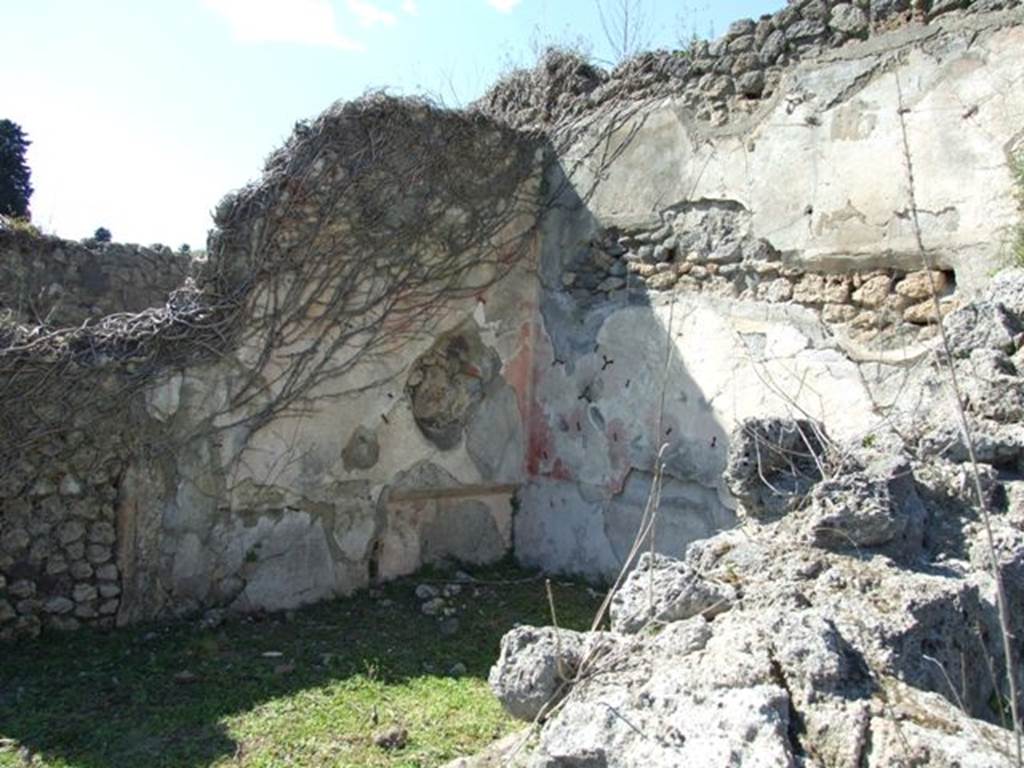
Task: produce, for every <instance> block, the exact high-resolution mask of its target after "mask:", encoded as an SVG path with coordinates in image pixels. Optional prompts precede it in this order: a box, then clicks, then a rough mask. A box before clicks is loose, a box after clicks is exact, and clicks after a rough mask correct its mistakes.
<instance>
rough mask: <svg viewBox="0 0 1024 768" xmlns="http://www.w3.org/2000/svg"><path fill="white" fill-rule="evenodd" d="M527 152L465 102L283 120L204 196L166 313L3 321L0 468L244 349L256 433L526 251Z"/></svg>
mask: <svg viewBox="0 0 1024 768" xmlns="http://www.w3.org/2000/svg"><path fill="white" fill-rule="evenodd" d="M537 148H538V143H537V141H536V140H535V139H534V138H533V137H530V136H526V135H522V134H518V133H515V132H513V131H512V130H511V129H509V128H504V127H502V126H499V125H496V124H494V123H492V122H490V121H488V120H487V119H486V118H484V117H483V116H482V115H480V114H478V113H462V112H452V111H444V110H440V109H438V108H435V107H434V106H432V105H431V104H429V103H427V102H424V101H419V100H408V99H394V98H390V97H386V96H383V95H371V96H368V97H366V98H363V99H361V100H359V101H355V102H350V103H344V104H337V105H335V106H334V107H332V108H331V109H329V110H328V111H326V112H325V113H324V114H323V115H321V116H320V117H319V118H317V120H315V121H314V122H313V123H310V124H306V123H302V124H299V125H297V126H296V130H295V133H294V135H293V136H292V137H291V139H290V140H289V141H288V143H287V144H286V145H285V146H284V147H283V148H281V149H280V150H278V151H277V152H275V153H274V154H273V155H272V156H271V157H270V158H269V160H268V162H267V165H266V168H265V170H264V174H263V177H262V179H261V180H260V181H259V182H258V183H255V184H253V185H250V186H248V187H246V188H244V189H242V190H240V191H239V192H238V193H236V194H234V195H230V196H228V197H227V198H225V199H224V201H222V202H221V204H220V205H219V206H218V209H217V212H216V225H217V229H216V230H215V232H214V233H213V235H212V236H211V240H210V249H209V257H208V259H207V260H206V261H205V262H201V263H197V265H196V267H197V268H196V274H195V276H194V279H192V280H190V281H188V282H187V283H186V285H184V286H182V287H181V288H180V289H179V290H177V291H175V292H174V293H173V294H172V295H171V296H170V298H169V300H168V302H167V303H166V305H165V306H163V307H159V308H154V309H149V310H146V311H143V312H139V313H124V314H116V315H111V316H107V317H103V318H100V319H97V320H93V321H88V322H86V323H84V324H82V325H81V326H79V327H72V328H50V327H46V326H30V325H22V324H19V323H17V322H14V321H9V322H7V323H5V324H4V325H3V326H2V327H0V378H2V380H3V385H2V390H0V406H2V407H0V429H2V430H3V432H4V434H5V435H7V436H8V439H7V440H6V441H5V443H4V445H3V447H2V448H0V466H10V465H11V464H12V463H13V462H14V460H15V459H16V457H17V456H19V455H22V454H24V453H25V452H26V450H27V449H28V448H29V447H30V446H31V445H32V444H33V443H34V442H37V441H39V440H42V439H45V438H46V437H47V435H48V434H51V433H52V432H53V431H54V430H55V429H59V428H61V427H62V426H64V425H71V424H73V425H74V427H75V428H77V429H83V428H87V427H88V426H89V423H90V422H91V421H95V422H102V421H104V420H107V419H109V417H110V416H111V414H112V413H116V412H118V411H121V410H122V409H123V408H124V406H125V403H126V402H129V401H130V398H131V395H132V394H133V393H134V392H136V391H138V390H139V389H140V388H141V387H143V386H144V385H145V384H146V383H147V382H150V381H152V380H153V378H154V377H155V376H156V375H157V374H158V373H159V372H161V371H166V370H169V369H174V368H177V367H182V366H184V365H186V364H196V363H201V362H202V361H204V360H214V359H219V358H223V357H225V356H226V355H228V354H229V353H231V352H232V351H233V350H236V349H238V348H239V347H240V346H241V345H244V346H245V348H246V353H247V363H248V364H247V366H246V371H245V376H244V379H243V381H242V383H241V385H240V386H239V387H238V388H237V389H236V390H235V391H234V392H233V397H232V401H231V402H230V403H229V404H228V406H227V410H230V411H239V410H245V412H246V416H245V417H244V418H245V419H246V420H247V421H248V423H249V424H250V426H252V428H258V426H259V425H260V424H262V423H265V421H267V420H269V419H270V418H272V417H273V416H274V415H275V414H277V413H280V412H281V411H282V410H285V409H289V408H294V407H298V406H299V404H300V402H301V401H302V399H303V398H304V397H306V396H308V395H309V394H310V393H311V392H312V391H313V390H315V389H316V388H317V387H319V386H320V385H322V384H323V383H324V382H327V381H331V380H337V379H339V378H340V377H343V376H344V375H345V373H346V372H348V371H350V370H352V369H353V368H354V367H355V366H357V365H359V364H361V363H363V362H366V361H368V360H371V359H373V358H374V357H375V356H379V355H382V354H387V352H388V350H391V349H394V348H395V347H397V346H399V345H401V344H402V343H403V342H404V341H405V340H406V339H408V338H409V337H410V336H411V335H415V334H418V333H423V332H425V331H426V330H428V329H429V328H431V327H432V326H433V324H434V323H436V322H437V320H438V319H439V318H440V317H441V316H442V315H443V313H444V312H445V311H446V309H447V308H448V307H449V306H450V305H451V303H452V302H453V301H457V300H458V299H460V298H462V297H465V296H469V295H475V294H477V293H479V292H481V291H484V290H486V288H487V287H488V286H489V285H491V284H493V283H494V282H495V281H497V280H499V279H501V277H502V276H503V275H504V274H507V272H508V271H509V270H510V269H511V268H513V266H514V265H515V264H516V263H517V262H518V261H519V260H521V259H522V258H523V256H524V254H527V253H528V252H529V242H530V239H531V237H532V236H533V233H534V230H535V227H536V215H535V214H536V208H537V201H536V199H535V198H534V197H533V195H532V194H531V191H530V189H529V188H528V186H526V185H525V181H526V179H527V177H528V176H529V175H530V174H531V173H533V172H534V168H535V162H536V158H535V153H536V151H537ZM499 150H500V151H499ZM481 169H486V170H481ZM490 202H498V203H500V204H498V205H492V204H490ZM255 400H259V402H260V404H259V406H258V407H249V406H251V404H252V403H253V402H254V401H255Z"/></svg>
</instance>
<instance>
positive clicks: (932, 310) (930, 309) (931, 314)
mask: <svg viewBox="0 0 1024 768" xmlns="http://www.w3.org/2000/svg"><path fill="white" fill-rule="evenodd" d="M903 319H904V320H905V321H907V322H908V323H914V324H915V325H929V324H931V323H935V322H937V321H938V311H937V310H936V307H935V302H934V301H932V300H931V299H927V300H925V301H922V302H919V303H917V304H914V305H912V306H909V307H907V308H906V309H905V310H903Z"/></svg>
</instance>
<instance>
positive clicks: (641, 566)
mask: <svg viewBox="0 0 1024 768" xmlns="http://www.w3.org/2000/svg"><path fill="white" fill-rule="evenodd" d="M1022 322H1024V271H1019V270H1016V271H1010V272H1007V273H1004V274H1003V275H1001V276H999V277H997V278H996V279H995V280H993V282H992V284H991V288H990V289H989V291H988V293H987V295H985V296H983V297H982V298H981V299H979V300H978V301H975V302H973V303H971V304H967V305H966V306H964V307H962V308H960V309H958V310H956V311H955V312H953V313H952V314H950V315H949V316H948V317H946V318H945V320H944V329H945V332H946V334H947V336H948V340H949V348H950V350H951V352H952V355H951V359H949V360H946V359H940V360H939V361H937V362H936V366H937V367H936V370H935V377H936V380H939V379H940V378H941V377H942V376H945V375H946V372H947V371H946V369H945V366H946V365H947V364H952V365H953V366H954V367H955V370H956V372H957V373H958V374H959V376H960V380H961V382H963V384H964V387H965V389H966V390H967V398H966V408H967V413H968V418H969V420H970V422H971V426H972V431H973V435H974V436H975V443H976V446H977V454H978V458H979V460H980V461H981V465H980V467H979V478H980V482H979V485H980V487H981V489H982V494H983V498H984V501H985V503H986V505H987V506H988V507H989V509H991V511H992V518H991V525H992V529H993V534H994V540H995V563H996V564H997V566H998V568H999V572H1000V575H1001V578H1002V581H1003V584H1004V586H1005V591H1006V593H1007V595H1008V597H1009V602H1010V605H1011V606H1019V605H1020V604H1021V599H1022V597H1024V485H1022V479H1021V478H1022V477H1024V474H1022V470H1024V464H1022V460H1024V429H1022V428H1021V427H1020V421H1019V420H1020V417H1021V415H1022V413H1024V412H1022V410H1021V406H1022V405H1024V377H1022V376H1021V375H1020V367H1019V365H1020V364H1021V363H1024V360H1021V358H1022V356H1024V348H1022V342H1024V336H1022V335H1021V331H1020V329H1021V327H1022ZM929 412H930V413H931V414H932V415H931V416H930V417H929V418H926V419H918V420H916V421H915V423H913V424H910V425H898V426H899V427H900V430H901V431H900V432H899V434H900V435H902V438H901V439H889V438H887V439H885V440H881V441H879V443H880V444H882V443H884V445H885V448H882V447H880V445H875V444H874V442H873V441H868V443H869V444H865V443H859V444H857V445H844V444H839V443H836V442H833V441H832V440H830V439H829V437H828V435H826V434H825V433H824V431H823V430H822V428H821V427H820V425H817V424H815V423H813V422H810V421H808V420H802V419H786V418H771V419H753V420H748V421H746V422H744V423H742V424H740V425H739V426H738V427H737V430H736V433H735V434H734V435H733V438H732V440H731V441H730V453H729V457H728V464H727V469H726V472H725V475H724V479H725V482H726V485H727V487H728V488H729V489H730V491H731V492H732V493H733V495H734V496H735V498H736V500H737V506H738V511H739V513H740V515H741V517H742V519H743V521H744V524H743V526H742V527H741V528H738V529H736V530H731V531H725V532H722V533H719V534H717V535H715V536H713V537H711V538H709V539H705V540H703V541H698V542H696V543H694V544H692V545H691V546H690V547H689V548H688V550H687V551H686V553H685V554H684V555H683V556H682V557H681V558H680V559H675V558H672V557H666V556H662V555H651V554H649V553H648V554H644V555H642V556H641V557H640V559H639V561H638V562H637V563H636V566H635V568H634V569H633V570H632V571H631V572H630V573H629V575H628V576H627V577H626V580H625V581H624V583H623V584H622V586H621V588H620V589H618V590H617V591H616V592H615V594H614V596H613V599H612V601H611V604H610V619H611V627H610V631H607V632H595V633H573V632H567V631H559V630H557V629H555V628H534V627H518V628H516V629H514V630H513V631H512V632H510V633H509V634H508V635H506V637H505V638H504V640H503V642H502V648H501V656H500V658H499V660H498V662H497V664H496V665H495V666H494V668H493V670H492V672H491V685H492V688H493V689H494V691H495V693H496V694H497V696H498V697H499V699H500V700H501V701H502V703H503V704H504V705H505V707H506V709H508V711H509V712H511V713H512V714H513V715H515V716H517V717H519V718H522V719H524V720H528V721H537V722H538V731H537V732H536V734H535V738H533V739H532V740H530V741H527V740H525V739H520V741H519V742H517V743H516V744H505V745H503V749H504V750H505V751H504V753H503V757H502V759H503V761H504V764H508V765H516V764H519V765H525V766H536V767H539V766H563V765H573V766H584V765H585V766H601V767H606V766H607V767H610V766H679V765H734V766H739V765H742V766H797V765H804V766H909V765H922V766H923V765H928V766H948V767H950V768H952V766H958V767H960V768H966V767H968V766H977V768H981V767H982V766H985V767H986V768H988V767H991V766H997V765H1009V764H1011V763H1012V758H1013V754H1014V745H1013V735H1012V733H1011V731H1009V730H1008V729H1006V728H1004V727H1001V726H1002V725H1004V724H1005V723H1006V722H1007V718H1008V717H1009V715H1008V712H1009V708H1008V700H1007V685H1006V676H1005V664H1004V657H1003V653H1002V649H1001V642H1002V639H1001V638H1002V636H1001V633H1000V628H999V618H998V610H997V599H996V586H995V580H994V579H993V576H992V573H993V571H992V568H991V566H992V562H993V561H992V550H991V548H990V547H989V544H988V538H987V537H986V535H985V533H984V529H983V526H982V521H981V517H980V513H979V509H980V505H979V503H978V498H977V496H976V492H975V486H974V484H973V480H972V477H973V475H972V473H971V471H970V470H969V468H968V466H966V465H965V463H964V462H965V460H966V458H967V457H966V446H965V445H964V441H963V439H962V438H961V437H959V436H958V434H957V432H956V429H955V425H956V417H955V415H954V414H951V413H950V412H949V411H943V410H942V409H941V408H938V407H936V408H931V409H929ZM889 437H893V436H889ZM1012 620H1013V626H1012V627H1011V629H1012V635H1013V637H1014V638H1015V639H1014V641H1013V642H1014V644H1015V647H1014V653H1015V654H1016V658H1018V659H1019V658H1020V656H1021V651H1022V650H1024V649H1022V647H1021V641H1020V638H1024V633H1022V632H1021V627H1020V626H1019V625H1020V624H1021V620H1020V617H1018V616H1014V617H1013V618H1012ZM1017 666H1018V665H1017V664H1016V663H1015V665H1014V667H1015V669H1014V673H1015V674H1016V672H1017V670H1016V667H1017Z"/></svg>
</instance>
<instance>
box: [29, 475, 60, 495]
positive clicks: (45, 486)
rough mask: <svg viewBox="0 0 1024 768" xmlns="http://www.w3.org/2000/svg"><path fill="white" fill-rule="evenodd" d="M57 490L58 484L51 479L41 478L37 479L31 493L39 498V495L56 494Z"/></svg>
mask: <svg viewBox="0 0 1024 768" xmlns="http://www.w3.org/2000/svg"><path fill="white" fill-rule="evenodd" d="M56 492H57V486H56V485H54V484H53V483H52V482H51V481H49V480H46V479H41V480H37V481H36V482H35V483H34V484H33V485H32V490H31V492H30V494H29V495H30V496H34V497H37V498H38V497H41V496H50V495H52V494H54V493H56Z"/></svg>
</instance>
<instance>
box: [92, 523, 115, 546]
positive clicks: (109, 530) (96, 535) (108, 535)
mask: <svg viewBox="0 0 1024 768" xmlns="http://www.w3.org/2000/svg"><path fill="white" fill-rule="evenodd" d="M89 541H90V542H91V543H93V544H113V543H114V542H115V541H117V533H116V532H115V531H114V526H113V525H111V524H110V523H106V522H98V523H93V524H92V525H90V526H89Z"/></svg>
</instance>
